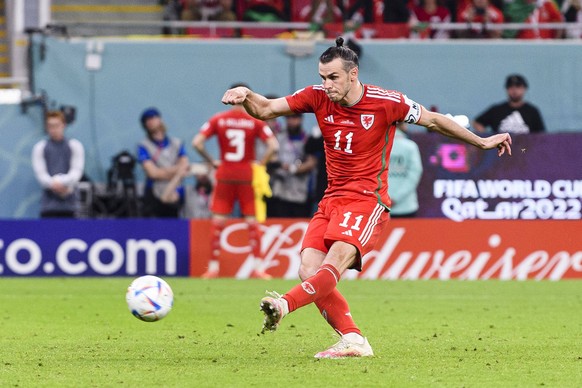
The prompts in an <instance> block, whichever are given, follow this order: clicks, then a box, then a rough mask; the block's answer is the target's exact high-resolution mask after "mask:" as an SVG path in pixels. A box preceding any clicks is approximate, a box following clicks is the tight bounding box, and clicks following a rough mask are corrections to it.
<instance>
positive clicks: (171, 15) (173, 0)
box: [160, 0, 182, 35]
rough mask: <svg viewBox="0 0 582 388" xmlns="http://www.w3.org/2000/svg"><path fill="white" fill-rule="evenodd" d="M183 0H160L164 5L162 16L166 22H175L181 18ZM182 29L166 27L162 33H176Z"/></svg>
mask: <svg viewBox="0 0 582 388" xmlns="http://www.w3.org/2000/svg"><path fill="white" fill-rule="evenodd" d="M181 3H182V0H160V5H162V6H163V7H164V14H163V16H162V18H163V20H164V21H165V22H173V21H176V20H180V15H181V13H182V4H181ZM180 32H181V31H180V29H179V28H172V27H164V28H163V29H162V33H163V34H164V35H176V34H179V33H180Z"/></svg>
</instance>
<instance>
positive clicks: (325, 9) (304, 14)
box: [298, 0, 344, 25]
mask: <svg viewBox="0 0 582 388" xmlns="http://www.w3.org/2000/svg"><path fill="white" fill-rule="evenodd" d="M343 19H344V14H343V11H342V9H341V8H340V7H339V6H338V5H337V4H336V0H311V3H310V4H307V5H306V6H304V7H303V8H301V10H300V11H299V20H298V21H301V22H309V23H314V24H319V25H322V24H326V23H340V22H342V21H343Z"/></svg>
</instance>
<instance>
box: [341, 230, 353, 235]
mask: <svg viewBox="0 0 582 388" xmlns="http://www.w3.org/2000/svg"><path fill="white" fill-rule="evenodd" d="M342 234H345V235H346V236H353V234H352V231H351V230H346V231H345V232H342Z"/></svg>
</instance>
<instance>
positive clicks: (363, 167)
mask: <svg viewBox="0 0 582 388" xmlns="http://www.w3.org/2000/svg"><path fill="white" fill-rule="evenodd" d="M358 74H359V69H358V56H357V55H356V54H355V53H354V51H352V50H351V49H349V48H348V47H345V46H343V39H342V38H341V37H340V38H338V39H336V46H335V47H330V48H328V49H327V50H326V51H325V52H324V53H323V54H322V55H321V56H320V58H319V75H320V77H321V80H322V83H321V85H315V86H309V87H306V88H304V89H301V90H299V91H297V92H295V93H294V94H293V95H291V96H286V97H281V98H278V99H266V98H265V97H263V96H262V95H260V94H258V93H255V92H253V91H251V90H249V89H247V88H234V89H230V90H227V91H226V92H225V94H224V96H223V98H222V102H223V103H226V104H242V105H243V106H244V107H245V109H246V110H247V112H249V114H251V116H253V117H256V118H259V119H262V120H265V119H269V118H273V117H277V116H281V115H289V114H291V113H305V112H313V113H315V116H316V119H317V123H318V124H319V127H320V128H321V132H322V135H323V139H324V142H325V155H326V158H327V173H328V187H327V190H326V191H325V195H324V197H323V199H322V200H321V201H320V203H319V207H318V210H317V212H316V213H315V215H314V216H313V218H312V220H311V222H310V223H309V227H308V228H307V231H306V233H305V237H304V240H303V244H302V247H301V265H300V269H299V277H300V278H301V280H302V283H300V284H298V285H297V286H295V287H293V288H292V289H291V290H290V291H288V292H287V293H286V294H285V295H282V296H281V295H278V294H276V293H272V295H271V296H267V297H265V298H263V299H262V300H261V305H260V306H261V310H262V311H263V313H264V314H265V319H264V322H263V332H264V331H265V330H270V331H274V330H275V329H276V328H277V326H278V325H279V323H280V321H281V319H282V318H283V317H284V316H286V315H287V314H289V313H291V312H293V311H295V310H296V309H298V308H300V307H303V306H305V305H307V304H309V303H311V302H314V303H315V304H316V306H317V307H318V309H319V311H320V312H321V314H322V316H323V317H324V318H325V319H326V320H327V322H328V323H329V324H330V325H331V326H332V327H333V328H334V329H335V330H336V331H337V332H338V333H339V334H340V335H341V339H340V341H339V342H338V343H336V344H335V345H333V346H331V347H330V348H328V349H327V350H324V351H322V352H319V353H317V354H316V355H315V357H316V358H342V357H365V356H372V355H373V354H374V353H373V351H372V348H371V346H370V344H369V342H368V340H367V338H365V337H364V336H362V333H361V332H360V329H359V328H358V326H357V325H356V324H355V322H354V320H353V318H352V315H351V314H350V310H349V307H348V304H347V302H346V300H345V298H344V297H343V296H342V295H341V294H340V292H339V291H338V290H337V288H336V285H337V283H338V281H339V280H340V277H341V275H342V274H343V272H344V271H346V270H347V269H356V270H361V258H362V257H363V256H364V255H365V254H366V253H368V252H369V251H370V250H372V249H373V248H374V245H375V242H376V240H377V237H378V235H379V234H380V230H381V229H382V228H383V227H384V225H385V224H386V221H388V218H389V216H388V214H389V208H390V198H389V196H388V161H389V160H390V150H391V148H392V141H393V139H394V132H395V124H396V123H398V122H407V123H413V124H418V125H422V126H424V127H426V128H427V129H428V130H430V131H435V132H439V133H441V134H443V135H445V136H448V137H452V138H456V139H460V140H462V141H464V142H466V143H468V144H471V145H473V146H475V147H478V148H480V149H483V150H488V149H495V148H497V153H498V155H499V156H501V155H503V154H504V153H505V152H507V153H508V154H510V155H511V137H510V135H509V134H507V133H504V134H497V135H493V136H490V137H487V138H481V137H479V136H477V135H476V134H474V133H472V132H471V131H469V130H467V129H466V128H464V127H462V126H460V125H459V124H457V123H456V122H454V121H453V120H451V119H449V118H448V117H446V116H444V115H442V114H439V113H435V112H431V111H429V110H427V109H426V108H424V107H423V106H422V105H420V104H418V103H416V102H414V101H413V100H411V99H409V98H408V97H407V96H406V95H404V94H402V93H400V92H397V91H393V90H385V89H383V88H380V87H377V86H372V85H365V84H363V83H361V82H360V81H359V79H358Z"/></svg>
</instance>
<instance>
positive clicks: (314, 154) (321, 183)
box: [305, 126, 327, 216]
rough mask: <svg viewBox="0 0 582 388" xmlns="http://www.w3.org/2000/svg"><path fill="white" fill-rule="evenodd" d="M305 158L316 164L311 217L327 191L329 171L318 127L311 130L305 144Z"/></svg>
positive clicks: (310, 200)
mask: <svg viewBox="0 0 582 388" xmlns="http://www.w3.org/2000/svg"><path fill="white" fill-rule="evenodd" d="M305 157H306V160H308V161H309V162H310V163H313V162H315V174H314V175H315V176H314V178H315V179H314V181H313V182H312V183H311V185H310V190H309V203H310V206H309V207H310V212H311V214H310V216H311V215H313V213H315V211H316V210H317V206H318V205H319V201H320V200H321V198H323V194H325V189H327V170H326V169H325V143H324V141H323V136H322V135H321V130H320V129H319V127H318V126H315V127H313V128H312V129H311V135H309V137H308V138H307V142H306V143H305Z"/></svg>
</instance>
